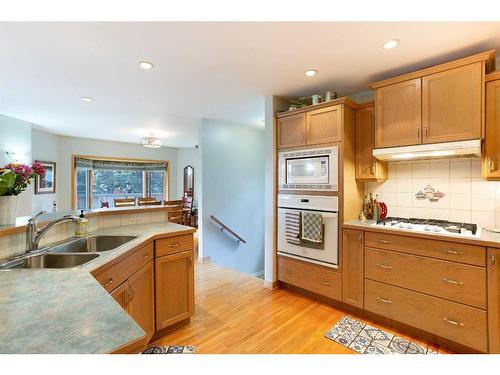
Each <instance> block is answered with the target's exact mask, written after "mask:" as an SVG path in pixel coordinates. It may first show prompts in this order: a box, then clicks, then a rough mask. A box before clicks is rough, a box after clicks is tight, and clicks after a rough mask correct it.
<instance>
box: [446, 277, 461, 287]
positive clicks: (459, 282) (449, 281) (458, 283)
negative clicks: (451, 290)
mask: <svg viewBox="0 0 500 375" xmlns="http://www.w3.org/2000/svg"><path fill="white" fill-rule="evenodd" d="M443 281H444V282H447V283H448V284H453V285H464V282H463V281H455V280H451V279H447V278H446V277H445V278H444V279H443Z"/></svg>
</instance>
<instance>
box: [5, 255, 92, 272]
mask: <svg viewBox="0 0 500 375" xmlns="http://www.w3.org/2000/svg"><path fill="white" fill-rule="evenodd" d="M98 256H99V254H95V253H94V254H54V253H41V254H36V255H30V256H27V257H22V258H19V259H15V260H12V261H10V262H7V263H5V264H3V265H2V268H4V269H11V268H71V267H76V266H80V265H82V264H85V263H87V262H90V261H91V260H92V259H95V258H97V257H98Z"/></svg>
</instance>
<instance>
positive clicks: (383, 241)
mask: <svg viewBox="0 0 500 375" xmlns="http://www.w3.org/2000/svg"><path fill="white" fill-rule="evenodd" d="M378 242H380V243H385V244H390V243H391V241H387V240H378Z"/></svg>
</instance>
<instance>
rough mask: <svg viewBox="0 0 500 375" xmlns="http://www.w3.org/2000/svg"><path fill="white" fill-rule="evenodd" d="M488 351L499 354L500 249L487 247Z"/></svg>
mask: <svg viewBox="0 0 500 375" xmlns="http://www.w3.org/2000/svg"><path fill="white" fill-rule="evenodd" d="M487 264H488V265H487V267H488V269H487V272H488V337H489V352H490V353H497V354H500V250H499V249H492V248H489V249H488V263H487Z"/></svg>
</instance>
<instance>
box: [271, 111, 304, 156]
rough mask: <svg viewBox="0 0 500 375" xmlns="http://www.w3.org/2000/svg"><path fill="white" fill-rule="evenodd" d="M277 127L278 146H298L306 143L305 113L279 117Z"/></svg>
mask: <svg viewBox="0 0 500 375" xmlns="http://www.w3.org/2000/svg"><path fill="white" fill-rule="evenodd" d="M276 123H277V124H276V126H277V128H278V148H286V147H298V146H304V145H305V144H306V115H305V113H299V114H296V115H290V116H285V117H280V118H278V119H277V120H276Z"/></svg>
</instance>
